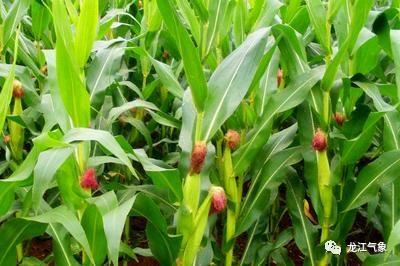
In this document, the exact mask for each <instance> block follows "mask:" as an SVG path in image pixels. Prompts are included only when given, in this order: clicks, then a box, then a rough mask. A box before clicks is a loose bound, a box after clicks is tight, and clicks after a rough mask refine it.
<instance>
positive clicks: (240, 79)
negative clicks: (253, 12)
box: [202, 29, 268, 140]
mask: <svg viewBox="0 0 400 266" xmlns="http://www.w3.org/2000/svg"><path fill="white" fill-rule="evenodd" d="M267 33H268V30H267V29H260V30H258V31H256V32H254V33H253V34H251V35H250V36H249V37H248V38H247V39H246V41H245V42H244V43H243V44H242V45H241V46H240V47H239V48H238V49H236V50H235V51H234V52H233V53H232V54H230V55H229V56H228V57H227V58H225V60H224V61H223V62H222V63H221V64H220V65H219V67H218V68H217V70H216V71H215V72H214V73H213V75H212V76H211V78H210V81H209V83H208V86H209V88H210V91H209V94H208V98H207V101H206V104H205V108H204V118H203V128H202V139H204V140H209V139H210V138H212V137H213V135H214V134H215V132H216V131H217V130H218V129H219V128H220V126H221V125H222V124H223V123H224V122H225V120H226V119H227V118H228V117H229V116H230V115H231V114H232V113H233V112H234V111H235V110H236V108H237V106H238V105H239V104H240V102H241V101H242V99H243V97H244V96H245V95H246V93H247V90H248V89H249V86H250V84H251V81H252V79H253V76H254V74H255V72H256V70H257V66H258V63H259V62H260V60H261V57H262V54H263V52H264V48H265V45H266V42H267V38H266V35H267Z"/></svg>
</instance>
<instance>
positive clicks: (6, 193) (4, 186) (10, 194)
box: [0, 183, 15, 217]
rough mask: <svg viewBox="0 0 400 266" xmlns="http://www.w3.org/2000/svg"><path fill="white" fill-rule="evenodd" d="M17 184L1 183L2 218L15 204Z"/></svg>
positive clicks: (0, 213) (0, 207) (0, 206)
mask: <svg viewBox="0 0 400 266" xmlns="http://www.w3.org/2000/svg"><path fill="white" fill-rule="evenodd" d="M14 189H15V183H0V202H1V204H0V217H1V216H3V215H5V214H6V213H7V212H8V210H9V209H10V208H11V206H12V204H13V202H14Z"/></svg>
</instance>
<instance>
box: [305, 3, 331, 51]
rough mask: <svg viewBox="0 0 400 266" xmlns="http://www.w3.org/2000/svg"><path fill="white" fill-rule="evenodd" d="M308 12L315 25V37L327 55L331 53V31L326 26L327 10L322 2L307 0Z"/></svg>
mask: <svg viewBox="0 0 400 266" xmlns="http://www.w3.org/2000/svg"><path fill="white" fill-rule="evenodd" d="M306 3H307V10H308V14H309V16H310V20H311V23H312V24H313V27H314V30H315V35H316V36H317V39H318V40H319V42H320V43H321V45H322V47H323V48H324V50H325V52H326V53H329V51H330V49H331V48H330V38H331V36H330V31H329V30H330V29H328V27H327V26H326V25H327V24H326V15H327V14H326V13H327V12H326V10H325V8H324V6H323V3H322V2H321V0H306Z"/></svg>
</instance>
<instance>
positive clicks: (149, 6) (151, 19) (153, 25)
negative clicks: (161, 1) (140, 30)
mask: <svg viewBox="0 0 400 266" xmlns="http://www.w3.org/2000/svg"><path fill="white" fill-rule="evenodd" d="M143 9H144V19H145V22H146V30H148V31H150V32H152V31H158V30H159V29H160V26H161V22H162V17H161V14H160V11H159V9H158V7H157V1H151V0H144V2H143Z"/></svg>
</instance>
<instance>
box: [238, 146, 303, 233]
mask: <svg viewBox="0 0 400 266" xmlns="http://www.w3.org/2000/svg"><path fill="white" fill-rule="evenodd" d="M301 149H302V148H301V147H295V148H290V149H286V150H283V151H281V152H279V153H277V154H276V155H274V156H273V157H272V158H271V160H270V161H268V162H267V163H266V164H265V165H264V166H263V169H262V173H261V174H260V178H259V179H258V180H254V181H252V188H251V193H249V194H248V195H247V197H246V199H245V201H244V203H243V207H242V212H241V214H240V217H239V220H238V228H237V231H236V234H237V235H239V234H240V233H242V232H244V231H246V230H247V229H248V228H249V227H250V226H251V225H252V224H253V223H254V222H255V221H256V220H257V219H258V218H260V216H261V214H262V212H263V210H264V209H265V208H266V207H267V206H266V204H265V202H268V197H269V196H270V193H269V191H270V190H273V189H276V188H277V187H278V186H279V184H280V183H281V182H282V181H283V180H282V178H283V177H285V174H284V172H285V171H284V170H285V168H286V167H287V166H290V165H293V164H295V163H298V162H299V161H300V160H301Z"/></svg>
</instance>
